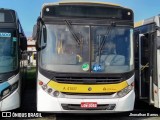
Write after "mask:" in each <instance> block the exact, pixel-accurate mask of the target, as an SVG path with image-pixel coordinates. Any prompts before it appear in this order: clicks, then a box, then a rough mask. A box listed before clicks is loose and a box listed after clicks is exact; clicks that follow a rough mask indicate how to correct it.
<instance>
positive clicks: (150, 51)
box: [139, 33, 158, 106]
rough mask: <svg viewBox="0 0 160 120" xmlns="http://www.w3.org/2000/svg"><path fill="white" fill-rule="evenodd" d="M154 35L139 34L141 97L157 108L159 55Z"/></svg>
mask: <svg viewBox="0 0 160 120" xmlns="http://www.w3.org/2000/svg"><path fill="white" fill-rule="evenodd" d="M154 34H155V33H147V34H139V97H140V99H146V100H149V103H150V104H154V105H155V106H157V105H158V94H155V93H157V92H158V85H157V84H156V80H157V67H156V66H157V65H156V56H157V53H156V44H155V37H154V36H155V35H154Z"/></svg>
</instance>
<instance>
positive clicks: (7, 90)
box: [1, 87, 11, 99]
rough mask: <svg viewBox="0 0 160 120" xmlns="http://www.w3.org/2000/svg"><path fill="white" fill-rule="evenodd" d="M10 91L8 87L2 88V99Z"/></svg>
mask: <svg viewBox="0 0 160 120" xmlns="http://www.w3.org/2000/svg"><path fill="white" fill-rule="evenodd" d="M10 92H11V90H10V88H9V87H8V88H7V89H4V90H3V91H2V94H1V96H2V99H4V98H5V97H7V96H8V95H9V94H10Z"/></svg>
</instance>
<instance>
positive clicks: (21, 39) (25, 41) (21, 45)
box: [20, 35, 27, 51]
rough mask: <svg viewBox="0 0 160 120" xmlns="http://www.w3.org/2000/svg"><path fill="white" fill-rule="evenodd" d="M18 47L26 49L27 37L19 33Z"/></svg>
mask: <svg viewBox="0 0 160 120" xmlns="http://www.w3.org/2000/svg"><path fill="white" fill-rule="evenodd" d="M20 48H21V50H22V51H25V50H27V38H26V37H24V36H21V35H20Z"/></svg>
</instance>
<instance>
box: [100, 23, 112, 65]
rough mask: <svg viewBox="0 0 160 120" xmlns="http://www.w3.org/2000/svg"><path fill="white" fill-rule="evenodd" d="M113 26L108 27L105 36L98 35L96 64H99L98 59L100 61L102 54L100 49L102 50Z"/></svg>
mask: <svg viewBox="0 0 160 120" xmlns="http://www.w3.org/2000/svg"><path fill="white" fill-rule="evenodd" d="M113 26H115V24H113V23H112V24H111V25H110V26H109V28H108V29H107V32H106V35H103V36H101V35H99V37H98V39H99V42H100V45H99V48H98V56H99V59H98V63H100V59H101V52H102V49H103V48H104V45H105V43H106V41H107V39H108V37H109V35H110V33H111V31H112V29H113ZM101 37H102V41H101Z"/></svg>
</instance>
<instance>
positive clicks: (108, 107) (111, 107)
mask: <svg viewBox="0 0 160 120" xmlns="http://www.w3.org/2000/svg"><path fill="white" fill-rule="evenodd" d="M61 105H62V108H63V109H64V110H114V108H115V107H116V104H102V105H97V107H96V108H81V105H80V104H61Z"/></svg>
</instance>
